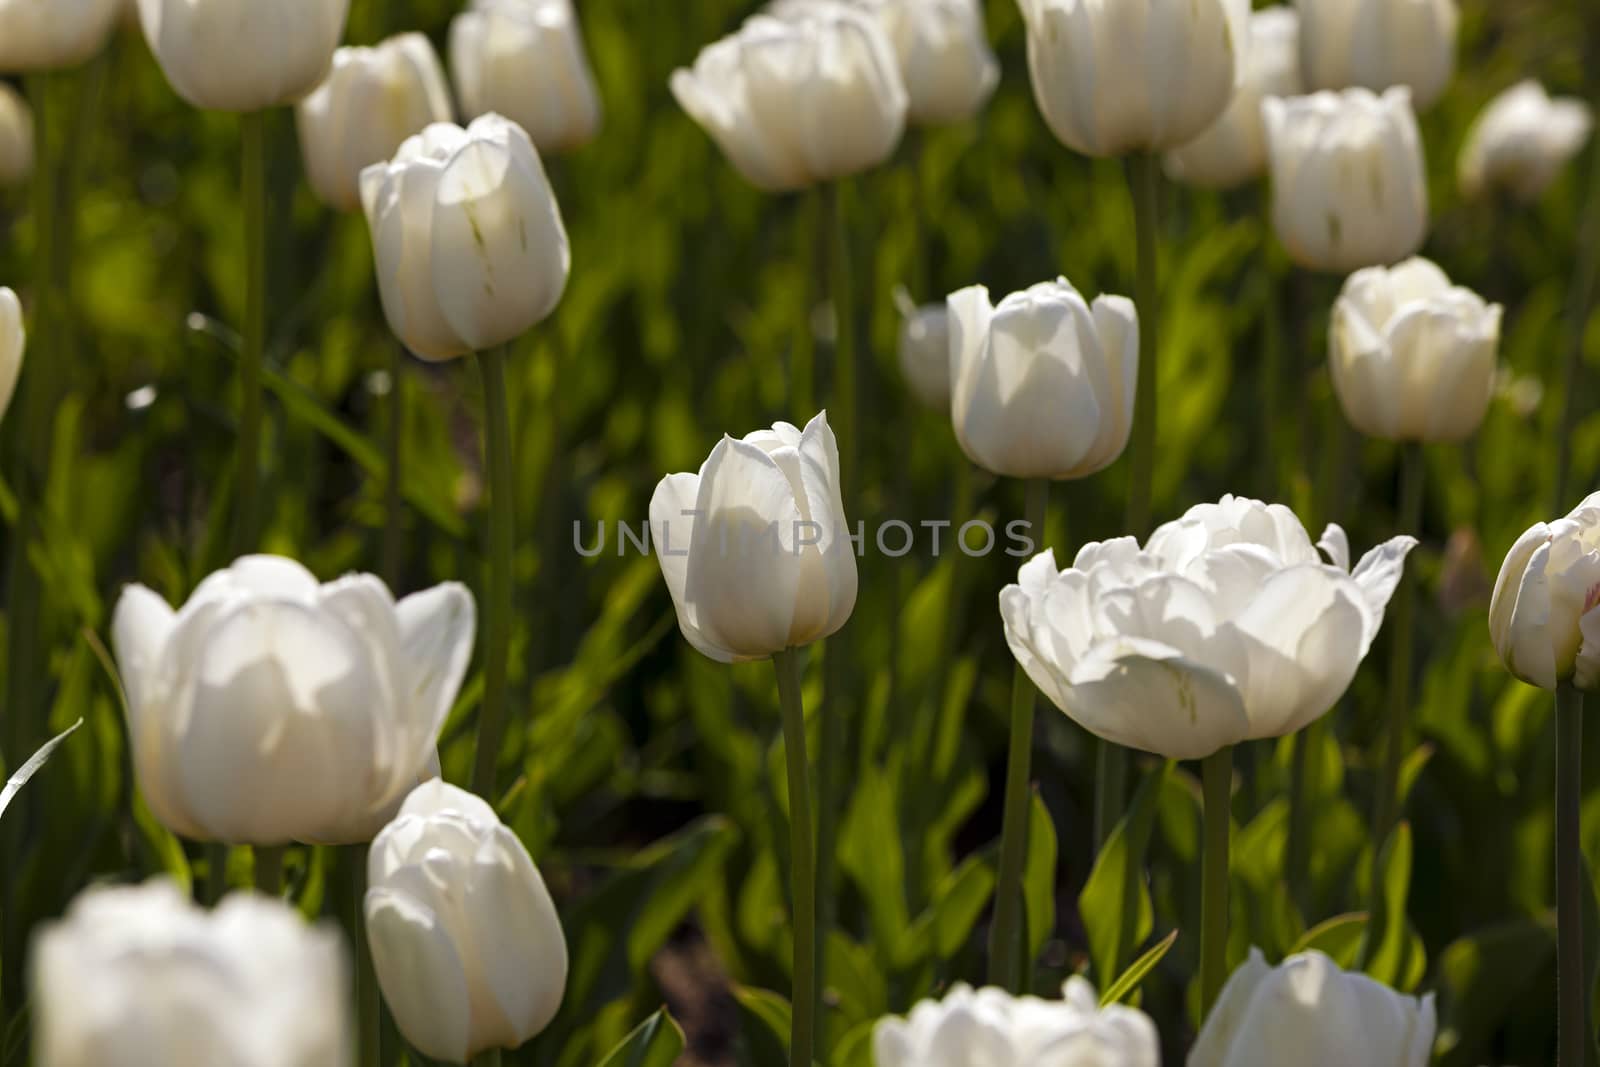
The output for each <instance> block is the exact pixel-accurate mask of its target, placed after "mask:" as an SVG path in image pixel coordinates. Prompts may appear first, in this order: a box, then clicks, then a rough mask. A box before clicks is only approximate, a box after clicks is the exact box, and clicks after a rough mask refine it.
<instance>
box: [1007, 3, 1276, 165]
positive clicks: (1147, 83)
mask: <svg viewBox="0 0 1600 1067" xmlns="http://www.w3.org/2000/svg"><path fill="white" fill-rule="evenodd" d="M1018 4H1019V6H1020V7H1021V8H1022V17H1023V19H1024V20H1025V21H1026V22H1027V24H1028V70H1029V71H1030V73H1031V74H1032V76H1033V95H1034V98H1035V99H1036V100H1037V101H1038V104H1039V110H1040V111H1041V112H1043V113H1044V118H1045V122H1047V123H1048V124H1049V126H1050V129H1051V130H1052V131H1053V132H1054V133H1055V135H1056V137H1057V138H1058V139H1059V140H1060V141H1061V143H1062V144H1065V145H1066V146H1067V147H1068V148H1071V149H1073V150H1074V151H1077V152H1082V153H1083V154H1084V155H1087V156H1122V155H1127V154H1128V153H1130V152H1138V151H1147V150H1148V151H1165V150H1166V149H1169V148H1177V147H1178V146H1179V145H1182V144H1186V143H1188V142H1189V141H1192V140H1194V139H1195V138H1196V137H1198V136H1200V134H1201V133H1202V132H1204V131H1205V129H1206V127H1208V126H1210V125H1211V124H1212V123H1213V122H1215V121H1217V119H1218V118H1219V117H1221V115H1222V113H1223V112H1224V111H1225V110H1227V107H1228V103H1229V101H1231V100H1232V99H1233V94H1234V90H1235V89H1236V88H1238V87H1239V85H1240V84H1242V82H1243V78H1244V72H1245V70H1246V69H1247V66H1248V54H1247V53H1248V49H1249V31H1248V20H1249V16H1250V0H1116V2H1112V3H1108V2H1106V0H1018Z"/></svg>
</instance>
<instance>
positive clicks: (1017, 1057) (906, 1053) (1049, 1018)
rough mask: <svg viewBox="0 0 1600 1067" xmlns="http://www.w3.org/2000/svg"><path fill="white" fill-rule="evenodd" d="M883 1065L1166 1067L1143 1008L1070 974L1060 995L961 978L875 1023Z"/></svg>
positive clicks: (878, 1061)
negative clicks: (1015, 991)
mask: <svg viewBox="0 0 1600 1067" xmlns="http://www.w3.org/2000/svg"><path fill="white" fill-rule="evenodd" d="M872 1045H873V1059H874V1062H875V1064H876V1067H929V1065H931V1064H938V1065H945V1064H949V1065H952V1067H954V1065H967V1064H979V1063H981V1064H983V1065H984V1067H1159V1065H1160V1063H1161V1051H1160V1045H1159V1035H1158V1034H1157V1033H1156V1027H1155V1023H1153V1022H1151V1021H1150V1017H1149V1016H1148V1015H1146V1014H1145V1013H1144V1012H1142V1011H1140V1010H1138V1009H1137V1008H1129V1007H1124V1006H1122V1005H1120V1004H1112V1005H1109V1006H1107V1007H1105V1008H1102V1007H1101V1006H1100V1003H1099V999H1098V998H1097V997H1096V996H1095V991H1094V987H1093V986H1091V985H1090V984H1089V983H1088V982H1086V981H1084V980H1083V979H1082V978H1077V977H1074V978H1069V979H1067V983H1066V985H1065V986H1064V987H1063V989H1062V999H1061V1000H1043V999H1040V998H1039V997H1031V996H1025V997H1014V996H1012V995H1010V994H1009V993H1006V992H1005V991H1004V990H1000V989H980V990H977V991H974V990H972V989H971V988H970V987H968V986H965V985H957V986H956V987H955V988H953V989H952V990H950V992H949V993H948V994H946V996H945V998H944V999H943V1000H924V1001H922V1002H921V1003H919V1004H917V1006H916V1007H914V1008H912V1009H911V1014H910V1015H909V1016H907V1017H906V1018H904V1019H899V1018H887V1019H883V1020H881V1021H880V1022H879V1023H878V1024H877V1026H875V1027H874V1028H873V1033H872Z"/></svg>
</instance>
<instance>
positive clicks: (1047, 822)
mask: <svg viewBox="0 0 1600 1067" xmlns="http://www.w3.org/2000/svg"><path fill="white" fill-rule="evenodd" d="M1145 836H1146V837H1147V838H1148V837H1149V834H1148V832H1147V833H1146V835H1145ZM1056 849H1057V846H1056V827H1055V823H1054V822H1053V821H1052V820H1051V818H1050V809H1049V808H1047V807H1045V804H1044V801H1043V800H1042V799H1041V798H1040V797H1039V793H1038V790H1035V791H1034V793H1033V798H1032V817H1031V818H1030V819H1029V820H1028V854H1027V857H1026V858H1025V860H1024V863H1023V868H1022V897H1023V908H1024V913H1025V918H1026V920H1027V924H1028V925H1027V939H1026V950H1027V955H1026V956H1025V957H1024V961H1025V962H1024V963H1023V965H1022V966H1023V971H1022V977H1023V986H1024V988H1027V987H1029V986H1031V985H1032V984H1033V967H1034V964H1035V963H1037V962H1038V959H1039V954H1040V953H1041V952H1043V951H1044V945H1045V942H1046V941H1048V940H1049V939H1050V935H1051V934H1053V933H1055V929H1056Z"/></svg>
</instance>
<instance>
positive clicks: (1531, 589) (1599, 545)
mask: <svg viewBox="0 0 1600 1067" xmlns="http://www.w3.org/2000/svg"><path fill="white" fill-rule="evenodd" d="M1596 607H1600V493H1594V494H1592V495H1590V496H1589V497H1587V498H1585V500H1584V501H1583V503H1581V504H1579V505H1578V506H1577V507H1576V508H1573V509H1572V511H1571V512H1570V513H1569V514H1568V515H1567V516H1566V518H1563V519H1557V520H1556V521H1555V522H1551V523H1543V522H1541V523H1536V524H1535V525H1534V526H1533V527H1532V528H1531V529H1529V530H1528V531H1527V532H1526V533H1524V534H1523V535H1522V536H1521V537H1519V538H1517V543H1516V544H1514V545H1512V546H1511V551H1510V552H1508V553H1506V560H1505V563H1504V564H1502V565H1501V567H1500V577H1499V578H1498V579H1496V581H1495V583H1494V599H1493V601H1492V602H1491V603H1490V606H1489V635H1490V637H1492V638H1493V640H1494V647H1495V649H1496V651H1498V652H1499V653H1500V659H1501V661H1503V662H1504V663H1505V665H1506V670H1508V671H1510V672H1511V673H1512V674H1513V675H1515V676H1516V677H1518V678H1521V679H1522V680H1523V681H1524V682H1527V683H1529V684H1530V685H1536V686H1539V687H1540V688H1541V689H1555V688H1556V687H1557V686H1558V685H1559V684H1560V683H1561V682H1565V681H1572V682H1574V683H1576V685H1577V686H1578V688H1580V689H1600V612H1597V611H1595V608H1596Z"/></svg>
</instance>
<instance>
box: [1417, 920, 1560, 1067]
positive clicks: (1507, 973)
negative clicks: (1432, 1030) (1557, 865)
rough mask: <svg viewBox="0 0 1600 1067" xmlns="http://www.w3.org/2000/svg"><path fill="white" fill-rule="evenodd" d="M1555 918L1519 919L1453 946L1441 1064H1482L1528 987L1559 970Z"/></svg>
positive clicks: (1445, 957)
mask: <svg viewBox="0 0 1600 1067" xmlns="http://www.w3.org/2000/svg"><path fill="white" fill-rule="evenodd" d="M1555 948H1556V934H1555V929H1554V927H1553V926H1552V924H1551V920H1550V919H1549V918H1545V919H1526V918H1524V919H1513V920H1511V921H1509V922H1503V923H1497V924H1495V925H1494V926H1490V927H1488V928H1487V929H1484V930H1479V931H1477V932H1476V933H1473V934H1470V935H1468V936H1467V937H1463V938H1460V939H1458V940H1456V941H1454V942H1452V943H1451V944H1450V945H1449V946H1448V947H1446V948H1445V950H1444V951H1443V952H1442V953H1440V954H1439V975H1438V980H1439V1002H1440V1003H1439V1044H1438V1053H1439V1057H1440V1062H1441V1063H1444V1064H1448V1065H1452V1067H1453V1065H1457V1064H1460V1065H1467V1064H1477V1063H1482V1062H1483V1061H1484V1060H1485V1059H1487V1058H1488V1057H1489V1056H1490V1055H1492V1052H1491V1050H1490V1049H1489V1048H1488V1042H1489V1040H1490V1038H1491V1037H1492V1036H1493V1035H1494V1033H1495V1032H1496V1031H1497V1030H1499V1029H1500V1025H1501V1023H1502V1022H1504V1021H1505V1020H1506V1019H1507V1018H1509V1017H1510V1015H1511V1012H1512V1010H1513V1007H1514V1005H1515V1004H1516V1001H1517V998H1518V997H1520V996H1521V995H1522V994H1523V992H1524V991H1525V990H1526V989H1527V987H1528V984H1529V983H1530V982H1532V981H1534V979H1535V978H1537V977H1538V976H1539V975H1541V974H1544V973H1547V972H1548V971H1549V970H1550V969H1551V968H1552V967H1553V960H1554V959H1555Z"/></svg>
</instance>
